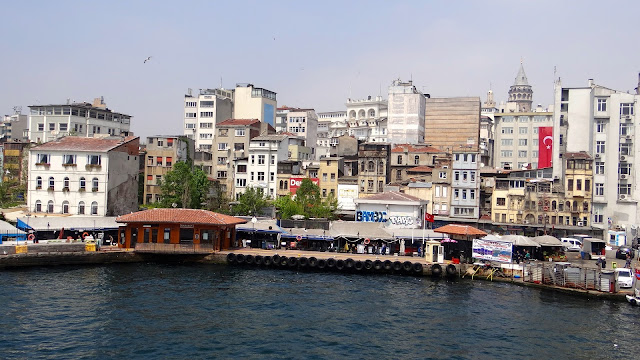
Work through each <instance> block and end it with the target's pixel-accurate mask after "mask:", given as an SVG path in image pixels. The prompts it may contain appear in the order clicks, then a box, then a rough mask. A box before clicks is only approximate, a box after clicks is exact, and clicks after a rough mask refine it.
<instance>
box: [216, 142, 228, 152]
mask: <svg viewBox="0 0 640 360" xmlns="http://www.w3.org/2000/svg"><path fill="white" fill-rule="evenodd" d="M218 150H223V151H224V150H227V143H218Z"/></svg>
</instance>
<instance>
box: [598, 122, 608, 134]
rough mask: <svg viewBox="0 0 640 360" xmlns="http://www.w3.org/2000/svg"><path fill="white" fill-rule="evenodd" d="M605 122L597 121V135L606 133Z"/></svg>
mask: <svg viewBox="0 0 640 360" xmlns="http://www.w3.org/2000/svg"><path fill="white" fill-rule="evenodd" d="M605 125H606V124H605V122H604V121H597V122H596V132H597V133H603V132H605Z"/></svg>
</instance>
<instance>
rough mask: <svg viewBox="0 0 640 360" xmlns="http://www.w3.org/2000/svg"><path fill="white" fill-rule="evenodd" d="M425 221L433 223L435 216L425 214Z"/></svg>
mask: <svg viewBox="0 0 640 360" xmlns="http://www.w3.org/2000/svg"><path fill="white" fill-rule="evenodd" d="M424 221H426V222H433V214H429V213H426V214H424Z"/></svg>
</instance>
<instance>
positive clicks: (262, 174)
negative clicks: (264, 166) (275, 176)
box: [258, 171, 264, 181]
mask: <svg viewBox="0 0 640 360" xmlns="http://www.w3.org/2000/svg"><path fill="white" fill-rule="evenodd" d="M258 181H264V171H258Z"/></svg>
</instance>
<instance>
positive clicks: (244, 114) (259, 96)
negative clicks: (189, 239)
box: [229, 84, 278, 128]
mask: <svg viewBox="0 0 640 360" xmlns="http://www.w3.org/2000/svg"><path fill="white" fill-rule="evenodd" d="M233 99H234V106H233V118H234V119H258V120H260V121H262V122H266V123H267V124H269V125H271V126H273V127H274V128H275V127H276V109H277V108H278V102H277V99H276V93H275V92H273V91H270V90H267V89H263V88H259V87H255V86H253V84H236V88H235V90H234V94H233ZM229 117H231V116H229Z"/></svg>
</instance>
